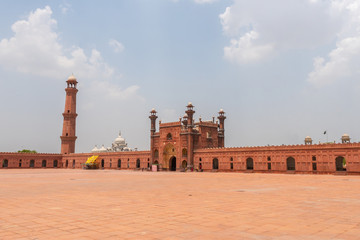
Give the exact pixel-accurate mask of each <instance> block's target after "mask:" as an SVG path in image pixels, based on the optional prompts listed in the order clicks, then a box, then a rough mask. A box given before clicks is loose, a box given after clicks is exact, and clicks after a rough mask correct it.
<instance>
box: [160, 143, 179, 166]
mask: <svg viewBox="0 0 360 240" xmlns="http://www.w3.org/2000/svg"><path fill="white" fill-rule="evenodd" d="M175 156H176V149H175V147H174V145H173V144H171V143H169V144H166V146H165V147H164V150H163V159H162V161H159V162H160V166H159V167H161V168H163V169H168V170H170V171H171V166H172V165H171V164H172V161H173V160H172V158H173V157H175ZM175 161H176V158H175ZM175 169H176V164H175Z"/></svg>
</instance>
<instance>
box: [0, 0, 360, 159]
mask: <svg viewBox="0 0 360 240" xmlns="http://www.w3.org/2000/svg"><path fill="white" fill-rule="evenodd" d="M359 16H360V0H343V1H341V0H273V1H263V0H218V1H216V0H177V1H174V0H153V1H150V0H131V1H121V0H116V1H115V0H113V1H85V0H77V1H40V0H33V1H1V3H0V84H1V88H0V91H1V92H0V93H1V94H0V101H1V105H0V111H1V124H0V151H17V150H19V149H23V148H27V149H35V150H38V151H40V152H59V151H60V137H59V136H60V135H61V130H62V121H63V117H62V115H61V114H62V112H63V111H64V102H65V91H64V88H65V87H66V84H65V81H66V80H67V78H68V77H69V75H71V73H73V74H74V75H75V76H76V77H77V79H78V82H79V85H78V88H79V92H78V104H77V112H78V114H79V116H78V118H77V136H78V139H77V142H76V151H77V152H88V151H90V150H91V149H92V148H93V147H94V145H95V144H97V145H98V146H101V145H102V144H105V146H110V145H111V142H112V141H113V140H114V139H115V138H116V137H117V134H118V131H119V130H121V131H122V134H123V137H125V138H126V140H127V141H128V143H129V146H130V147H132V148H134V147H138V148H139V149H143V150H146V149H149V133H150V120H149V118H148V116H149V111H150V110H151V109H152V108H155V109H156V110H157V111H158V115H159V119H160V120H162V121H163V122H165V121H178V119H179V117H180V116H183V114H184V111H185V106H186V105H187V103H188V102H189V101H191V102H192V103H193V105H194V106H195V111H196V113H195V118H196V120H197V119H198V118H199V117H200V116H201V117H202V119H204V120H206V119H211V117H212V116H216V115H217V112H218V111H219V109H220V108H223V109H224V110H225V112H226V116H227V119H226V121H225V145H226V146H229V147H232V146H258V145H260V146H261V145H267V144H270V145H280V144H302V143H303V140H304V138H305V137H306V136H307V135H309V136H311V137H312V138H313V140H314V141H315V142H319V141H322V142H323V141H326V138H327V137H326V136H325V135H323V132H324V131H325V130H327V132H328V140H329V141H337V142H338V141H340V137H341V135H342V134H343V133H348V134H349V135H350V137H352V140H353V141H359V140H360V127H359V126H360V108H359V102H360V94H359V93H360V81H359V80H360V17H359Z"/></svg>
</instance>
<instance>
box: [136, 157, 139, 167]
mask: <svg viewBox="0 0 360 240" xmlns="http://www.w3.org/2000/svg"><path fill="white" fill-rule="evenodd" d="M136 168H140V159H136Z"/></svg>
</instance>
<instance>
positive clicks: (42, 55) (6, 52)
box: [0, 6, 114, 79]
mask: <svg viewBox="0 0 360 240" xmlns="http://www.w3.org/2000/svg"><path fill="white" fill-rule="evenodd" d="M51 15H52V10H51V8H50V7H49V6H46V7H45V8H43V9H40V8H38V9H36V10H35V11H34V12H31V13H30V14H29V16H28V18H27V19H25V20H19V21H17V22H15V23H14V24H13V25H12V27H11V29H12V31H13V32H14V36H13V37H11V38H10V39H6V38H4V39H1V41H0V66H2V67H3V68H6V69H9V70H13V71H17V72H21V73H25V74H32V75H36V76H42V77H48V78H52V79H59V78H61V79H62V78H63V77H64V74H67V73H71V72H73V73H74V74H76V76H77V77H79V78H87V79H103V78H111V77H113V76H114V69H113V68H112V67H110V66H109V65H108V64H107V63H106V62H105V61H104V60H103V59H102V56H101V53H100V52H99V51H98V50H96V49H92V50H91V53H90V55H89V56H87V55H86V54H85V52H84V50H83V49H82V48H80V47H77V46H73V47H71V48H70V49H69V50H67V49H65V48H64V47H63V46H62V45H61V43H60V42H59V37H58V34H57V33H56V31H55V29H56V27H57V22H56V20H55V19H53V18H52V17H51Z"/></svg>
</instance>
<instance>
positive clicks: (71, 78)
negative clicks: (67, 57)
mask: <svg viewBox="0 0 360 240" xmlns="http://www.w3.org/2000/svg"><path fill="white" fill-rule="evenodd" d="M68 80H70V81H76V77H75V76H74V75H73V74H71V75H70V77H69V78H68Z"/></svg>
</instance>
